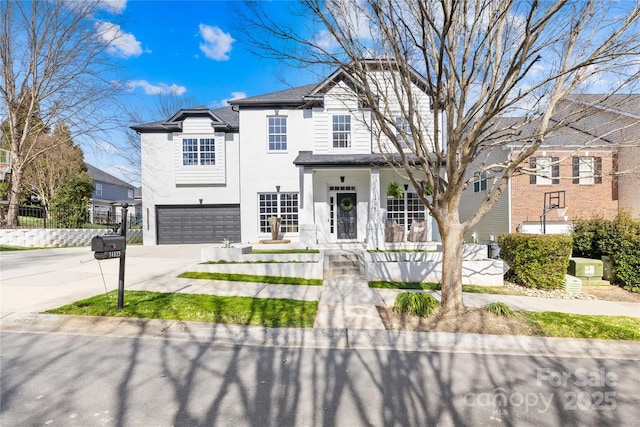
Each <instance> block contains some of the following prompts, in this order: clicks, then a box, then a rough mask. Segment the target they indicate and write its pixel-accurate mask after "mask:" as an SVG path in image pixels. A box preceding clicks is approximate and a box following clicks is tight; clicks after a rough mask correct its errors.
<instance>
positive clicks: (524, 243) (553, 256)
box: [498, 234, 572, 289]
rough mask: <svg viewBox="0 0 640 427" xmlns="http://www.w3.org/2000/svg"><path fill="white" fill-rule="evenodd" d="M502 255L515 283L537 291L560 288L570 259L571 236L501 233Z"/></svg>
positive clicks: (499, 238)
mask: <svg viewBox="0 0 640 427" xmlns="http://www.w3.org/2000/svg"><path fill="white" fill-rule="evenodd" d="M498 243H499V244H500V253H501V255H502V258H503V259H504V261H505V262H506V263H507V265H509V267H510V269H511V270H510V274H511V278H512V280H513V281H514V282H516V283H519V284H521V285H524V286H529V287H532V288H538V289H558V288H561V287H562V286H563V285H564V275H565V274H566V272H567V268H568V267H569V257H570V256H571V246H572V245H571V243H572V238H571V236H567V235H564V234H502V235H500V236H498Z"/></svg>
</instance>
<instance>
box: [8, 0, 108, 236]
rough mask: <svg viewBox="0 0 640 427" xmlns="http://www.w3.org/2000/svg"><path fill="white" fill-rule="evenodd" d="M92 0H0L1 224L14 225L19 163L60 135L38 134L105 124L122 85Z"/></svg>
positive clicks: (94, 129)
mask: <svg viewBox="0 0 640 427" xmlns="http://www.w3.org/2000/svg"><path fill="white" fill-rule="evenodd" d="M98 7H100V2H99V1H98V0H95V1H94V0H89V1H82V2H68V1H64V0H52V1H34V2H15V1H8V2H2V3H1V4H0V11H1V13H2V21H1V23H0V25H1V27H2V28H1V30H0V60H1V61H2V62H1V66H2V70H1V73H2V86H0V94H1V96H2V101H3V105H2V106H1V107H2V114H3V116H5V117H4V118H3V122H6V130H5V135H4V138H3V139H4V140H8V141H9V146H10V150H11V153H12V157H13V169H12V174H11V184H10V190H9V199H10V202H9V212H8V215H7V225H9V226H16V225H18V203H19V194H20V192H21V190H22V177H23V173H24V170H25V168H26V167H27V166H28V165H29V164H30V163H31V162H33V161H34V160H35V159H37V158H38V157H39V156H41V155H42V154H43V153H45V152H47V151H50V150H53V149H55V148H56V147H57V146H58V144H62V143H63V140H61V139H55V138H48V139H47V141H48V142H49V144H45V145H42V144H39V143H38V141H40V142H42V140H40V139H39V138H40V136H41V135H42V134H44V133H45V132H46V131H47V129H51V128H52V127H53V124H55V123H58V122H64V123H65V124H66V125H67V126H68V127H69V129H70V131H71V136H72V137H73V138H77V137H78V136H80V135H83V136H90V135H94V136H95V135H97V133H99V132H100V131H105V130H107V128H108V127H109V126H110V123H111V117H110V116H109V115H108V114H110V112H113V111H114V109H113V106H114V103H115V102H114V97H113V95H114V94H116V93H118V92H119V90H120V88H119V87H118V85H117V84H115V83H113V79H112V78H111V77H110V76H112V75H113V74H112V73H111V71H112V68H111V67H112V65H113V64H112V63H111V62H110V60H109V57H108V55H105V51H106V49H107V48H108V47H109V45H110V42H113V40H105V38H106V37H107V34H104V33H100V30H99V28H100V27H99V25H97V24H98V23H97V21H96V20H95V19H94V13H95V12H96V10H97V8H98Z"/></svg>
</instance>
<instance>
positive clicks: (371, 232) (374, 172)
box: [367, 168, 384, 249]
mask: <svg viewBox="0 0 640 427" xmlns="http://www.w3.org/2000/svg"><path fill="white" fill-rule="evenodd" d="M381 212H382V209H381V208H380V169H379V168H372V169H371V171H370V178H369V218H368V220H367V248H368V249H376V248H382V247H384V222H383V220H382V213H381Z"/></svg>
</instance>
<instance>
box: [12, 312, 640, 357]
mask: <svg viewBox="0 0 640 427" xmlns="http://www.w3.org/2000/svg"><path fill="white" fill-rule="evenodd" d="M0 331H1V332H9V333H36V334H65V335H80V336H103V337H116V338H131V339H161V340H177V341H194V342H210V343H214V344H219V345H231V346H233V345H246V346H267V347H293V348H296V347H298V348H318V349H320V348H323V349H343V350H348V349H351V350H358V349H362V350H365V349H368V350H371V349H374V350H391V351H394V350H395V351H423V352H451V353H475V354H493V355H512V356H529V357H531V356H541V357H575V358H593V359H621V360H636V361H640V342H638V341H616V340H595V339H573V338H547V337H532V336H519V335H483V334H460V333H446V332H399V331H377V330H364V329H352V330H348V329H302V328H280V329H278V328H265V327H260V326H243V325H229V324H218V323H200V322H185V321H172V320H160V319H132V318H117V317H97V316H68V315H56V314H34V313H8V314H6V315H4V316H3V317H2V319H1V320H0Z"/></svg>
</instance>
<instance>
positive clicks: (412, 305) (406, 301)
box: [393, 292, 440, 317]
mask: <svg viewBox="0 0 640 427" xmlns="http://www.w3.org/2000/svg"><path fill="white" fill-rule="evenodd" d="M439 306H440V303H439V302H438V300H437V299H435V298H434V297H432V296H431V295H429V294H424V293H418V292H401V293H399V294H398V296H397V297H396V300H395V302H394V304H393V310H394V311H395V312H396V313H400V314H405V313H408V314H414V315H416V316H421V317H427V316H429V315H431V314H433V313H434V312H435V310H436V308H438V307H439Z"/></svg>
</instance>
